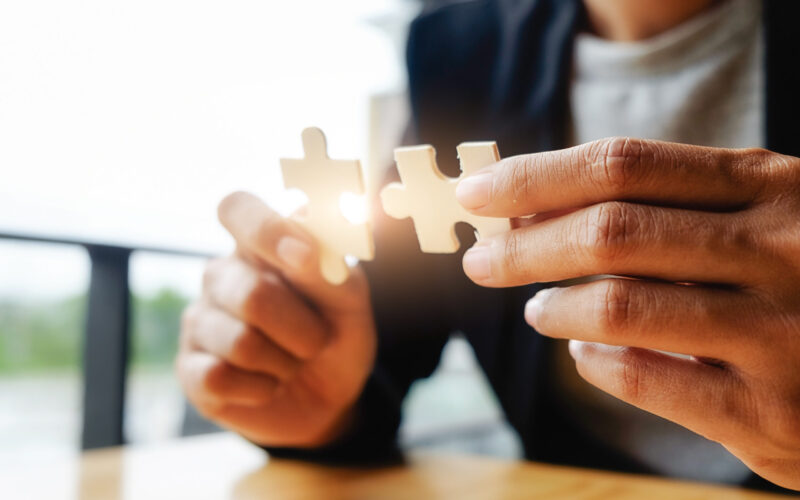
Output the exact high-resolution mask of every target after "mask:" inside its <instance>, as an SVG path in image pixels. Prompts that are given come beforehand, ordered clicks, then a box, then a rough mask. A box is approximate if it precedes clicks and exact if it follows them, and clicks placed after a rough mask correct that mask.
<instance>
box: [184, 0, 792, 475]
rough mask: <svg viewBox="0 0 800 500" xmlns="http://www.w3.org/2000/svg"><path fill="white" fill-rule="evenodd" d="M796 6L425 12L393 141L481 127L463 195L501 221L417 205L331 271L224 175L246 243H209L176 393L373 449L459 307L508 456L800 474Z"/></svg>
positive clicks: (522, 6)
mask: <svg viewBox="0 0 800 500" xmlns="http://www.w3.org/2000/svg"><path fill="white" fill-rule="evenodd" d="M799 15H800V6H799V5H798V4H796V3H795V2H781V1H779V0H763V1H754V0H724V1H713V0H684V1H681V2H662V1H659V0H583V1H578V0H520V1H510V0H496V1H470V2H460V3H455V4H450V5H445V6H441V7H437V8H434V9H431V10H428V11H425V12H423V14H422V15H421V16H420V17H419V18H418V19H416V20H415V21H414V22H413V24H412V26H411V29H410V34H409V41H408V52H407V57H408V71H409V92H410V100H411V109H412V112H413V119H412V124H411V130H412V131H413V133H412V137H413V139H412V140H414V141H415V142H416V141H419V142H425V143H430V144H433V145H434V146H435V147H437V150H438V151H439V163H440V166H441V168H442V170H443V171H445V173H448V174H451V175H453V174H455V173H456V172H457V165H456V162H455V145H456V144H458V143H459V142H462V141H469V140H480V139H483V140H486V139H496V140H497V142H498V144H499V146H500V149H501V153H503V154H504V156H505V157H506V159H504V160H501V161H500V162H499V163H497V164H494V165H492V166H490V167H487V168H486V169H484V170H482V171H480V172H479V173H477V174H475V175H473V176H471V177H469V178H467V179H465V180H462V181H461V183H460V184H459V186H458V192H457V196H458V199H459V201H460V202H461V203H462V204H463V205H464V206H465V207H466V208H468V209H469V210H471V211H473V212H474V213H476V214H480V215H485V216H490V217H506V218H512V220H513V222H514V224H513V226H514V228H513V229H512V230H511V231H509V232H507V233H505V234H501V235H498V236H493V237H487V238H483V239H480V240H479V241H478V242H477V243H475V244H474V245H473V246H472V247H471V248H469V250H468V251H466V253H464V254H463V256H461V255H458V256H453V255H427V254H421V253H420V251H419V249H418V246H417V240H416V237H415V235H414V232H413V226H412V223H411V222H410V221H408V220H406V221H393V220H389V219H387V218H385V217H379V219H378V221H377V223H376V226H377V227H376V242H377V243H376V245H377V248H376V259H375V261H374V262H371V263H366V264H364V265H362V266H360V267H356V268H354V269H353V272H352V276H351V277H350V278H349V280H348V281H347V282H346V283H344V284H343V285H341V286H332V285H330V284H328V283H326V282H325V281H324V280H323V279H322V278H321V276H320V274H319V270H318V267H317V265H316V255H317V251H318V250H317V247H316V246H315V243H314V241H313V239H312V238H310V237H309V235H308V234H306V233H305V232H304V231H303V230H302V229H301V228H300V227H299V226H298V225H297V224H296V223H295V222H294V221H292V220H291V219H287V218H282V217H280V216H278V215H277V214H275V213H274V212H273V211H271V210H270V209H269V208H268V207H267V206H266V205H265V204H264V203H263V202H262V201H260V200H258V199H257V198H255V197H254V196H252V195H249V194H246V193H235V194H232V195H230V196H228V197H227V198H225V199H224V200H223V201H222V202H221V204H220V205H219V217H220V220H221V222H222V224H223V225H224V226H225V227H226V228H227V230H228V231H229V232H230V233H231V234H232V235H233V237H234V238H235V240H236V242H237V250H236V252H235V253H234V254H233V255H231V256H229V257H225V258H222V259H217V260H214V261H212V262H210V263H209V264H208V267H207V271H206V275H205V278H204V285H203V298H202V299H201V300H200V301H198V302H197V303H195V304H193V305H191V306H190V307H189V308H188V309H187V311H186V312H185V314H184V319H183V323H182V334H181V347H180V352H179V354H178V357H177V359H176V366H177V373H178V375H179V377H180V380H181V382H182V385H183V387H184V390H185V391H186V394H187V396H188V398H189V399H190V400H191V402H192V403H193V404H194V405H195V406H196V407H197V408H198V410H199V411H200V412H202V413H203V414H204V415H206V416H208V417H209V418H211V419H213V420H214V421H216V422H218V423H220V424H221V425H223V426H225V427H227V428H230V429H233V430H235V431H236V432H239V433H240V434H242V435H243V436H244V437H246V438H248V439H249V440H251V441H252V442H254V443H257V444H259V445H261V446H263V447H265V448H267V449H268V450H269V451H270V452H272V453H274V454H276V455H282V456H295V457H304V458H308V459H319V460H321V459H331V460H339V461H368V462H374V461H377V460H384V459H391V457H395V456H396V454H397V444H396V432H397V427H398V423H399V420H400V403H401V401H402V398H403V397H404V395H405V394H406V392H407V390H408V388H409V386H410V384H411V383H412V382H413V381H414V380H416V379H419V378H421V377H425V376H428V375H429V374H430V373H431V372H432V371H433V370H434V368H435V367H436V365H437V363H438V359H439V355H440V352H441V350H442V348H443V346H444V344H445V343H446V341H447V339H448V337H449V336H450V335H451V333H453V332H463V334H464V336H465V337H466V339H467V340H468V341H469V342H470V343H471V345H472V347H473V349H474V351H475V353H476V357H477V360H478V362H479V363H480V366H481V368H482V369H483V371H484V372H485V373H486V375H487V377H488V379H489V381H490V382H491V384H492V386H493V388H494V390H495V392H496V394H497V396H498V399H499V401H500V403H501V405H502V408H503V410H504V412H505V415H506V417H507V419H508V421H509V423H510V424H511V425H512V426H513V427H514V429H515V430H516V431H517V432H518V434H519V436H520V439H521V442H522V445H523V447H524V452H525V456H526V457H527V458H530V459H534V460H540V461H548V462H553V463H564V464H572V465H579V466H588V467H598V468H607V469H615V470H623V471H633V472H649V473H657V474H663V475H668V476H674V477H691V478H695V479H703V480H707V481H718V482H723V483H729V484H746V485H750V486H759V485H760V486H761V487H765V488H766V487H769V486H768V484H769V483H767V482H766V481H763V480H762V479H759V478H758V477H757V476H755V475H753V472H754V473H755V474H756V475H759V476H761V477H763V478H765V479H766V480H767V481H769V482H772V483H774V484H775V485H780V486H782V487H785V488H794V489H800V371H798V366H800V159H798V158H797V157H798V156H800V140H799V139H798V134H797V130H798V129H797V126H796V124H795V121H796V117H797V116H800V98H799V97H798V89H800V74H798V65H797V64H795V62H794V61H795V59H796V52H794V51H795V50H796V49H797V48H798V47H797V46H798V42H797V41H796V40H797V37H795V36H793V35H794V31H795V29H796V28H795V24H796V20H797V19H800V16H799ZM605 137H612V138H610V139H609V138H605ZM570 146H571V147H570ZM461 232H463V231H460V233H461ZM460 233H459V234H460ZM462 236H464V235H462ZM462 241H464V240H463V238H462ZM587 277H594V278H591V279H588V278H587ZM576 278H581V279H577V280H576ZM531 327H533V328H534V329H535V331H536V332H538V335H537V334H536V333H533V332H532V331H531ZM564 339H569V342H568V343H567V341H566V340H564ZM567 345H568V348H567ZM668 353H679V354H682V355H683V356H679V355H673V354H668ZM570 359H571V361H570ZM576 372H577V374H578V375H579V376H576ZM751 471H752V472H751Z"/></svg>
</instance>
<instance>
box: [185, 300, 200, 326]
mask: <svg viewBox="0 0 800 500" xmlns="http://www.w3.org/2000/svg"><path fill="white" fill-rule="evenodd" d="M200 309H201V307H200V305H199V304H198V303H197V302H193V303H191V304H189V305H188V306H186V309H184V310H183V313H181V331H182V332H184V333H187V334H188V332H192V331H194V330H195V328H197V322H198V320H199V317H200Z"/></svg>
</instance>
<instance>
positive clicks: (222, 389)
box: [177, 351, 278, 406]
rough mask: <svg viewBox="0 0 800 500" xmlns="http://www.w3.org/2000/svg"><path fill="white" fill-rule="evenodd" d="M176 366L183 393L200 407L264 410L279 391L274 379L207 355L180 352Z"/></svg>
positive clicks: (203, 353)
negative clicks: (255, 407)
mask: <svg viewBox="0 0 800 500" xmlns="http://www.w3.org/2000/svg"><path fill="white" fill-rule="evenodd" d="M177 365H178V366H177V368H178V374H179V378H180V380H181V384H182V386H183V388H184V391H185V392H186V394H187V396H188V397H189V399H191V400H192V402H193V403H195V404H197V405H200V404H205V405H210V406H220V405H225V404H237V405H244V406H263V405H266V404H267V403H269V402H270V401H271V400H272V397H273V395H274V393H275V390H276V389H277V387H278V382H277V380H276V379H275V378H274V377H270V376H267V375H263V374H260V373H254V372H249V371H245V370H242V369H239V368H236V367H234V366H233V365H231V364H230V363H228V362H226V361H225V360H223V359H221V358H219V357H217V356H214V355H212V354H208V353H205V352H200V351H184V352H181V353H180V354H179V355H178V359H177Z"/></svg>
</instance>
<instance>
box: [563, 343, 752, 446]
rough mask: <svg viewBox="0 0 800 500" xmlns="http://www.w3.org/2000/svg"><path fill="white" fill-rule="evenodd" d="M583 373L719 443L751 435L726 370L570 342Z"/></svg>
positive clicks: (653, 354)
mask: <svg viewBox="0 0 800 500" xmlns="http://www.w3.org/2000/svg"><path fill="white" fill-rule="evenodd" d="M570 353H571V354H572V356H573V358H575V362H576V367H577V369H578V373H579V374H580V375H581V377H583V378H584V379H586V381H588V382H589V383H591V384H592V385H594V386H596V387H598V388H599V389H601V390H603V391H605V392H607V393H609V394H611V395H612V396H615V397H617V398H619V399H621V400H622V401H625V402H627V403H629V404H632V405H634V406H636V407H638V408H641V409H643V410H646V411H649V412H651V413H655V414H656V415H659V416H661V417H663V418H666V419H668V420H672V421H673V422H676V423H678V424H680V425H682V426H684V427H687V428H689V429H691V430H693V431H694V432H697V433H699V434H701V435H703V436H705V437H707V438H708V439H711V440H714V441H729V440H730V438H731V437H733V436H740V435H742V432H746V429H745V425H744V423H745V422H746V421H747V418H748V416H747V415H739V414H737V411H740V410H739V409H740V408H741V409H742V410H741V411H744V409H745V407H747V405H737V404H734V403H735V400H736V398H737V395H741V394H743V391H742V390H741V388H740V387H739V386H740V382H739V380H738V378H736V377H735V376H734V375H733V373H732V372H730V371H728V370H726V369H725V368H720V367H717V366H713V365H709V364H704V363H700V362H698V361H695V360H689V359H682V358H677V357H674V356H670V355H667V354H662V353H659V352H655V351H649V350H645V349H638V348H635V347H615V346H607V345H602V344H592V343H586V342H580V341H575V340H573V341H570Z"/></svg>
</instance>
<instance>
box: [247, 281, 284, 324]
mask: <svg viewBox="0 0 800 500" xmlns="http://www.w3.org/2000/svg"><path fill="white" fill-rule="evenodd" d="M278 281H279V278H278V277H277V276H276V275H275V274H273V273H269V272H264V273H262V274H261V275H260V276H258V277H257V278H254V279H253V280H252V281H251V283H250V286H249V288H248V289H247V290H246V292H245V298H244V303H243V304H242V309H243V311H244V313H245V316H246V317H248V318H259V317H261V316H262V315H263V314H264V311H265V309H266V305H267V304H269V302H270V301H272V300H274V298H275V294H276V287H277V286H278ZM271 309H274V308H271Z"/></svg>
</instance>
